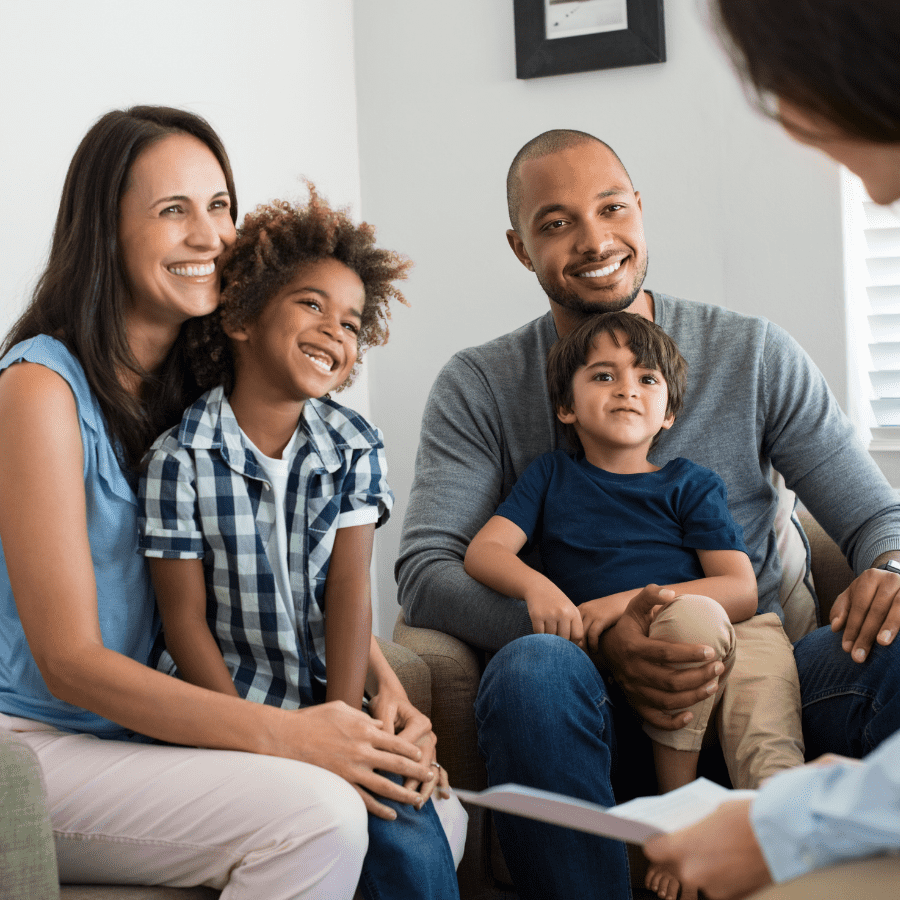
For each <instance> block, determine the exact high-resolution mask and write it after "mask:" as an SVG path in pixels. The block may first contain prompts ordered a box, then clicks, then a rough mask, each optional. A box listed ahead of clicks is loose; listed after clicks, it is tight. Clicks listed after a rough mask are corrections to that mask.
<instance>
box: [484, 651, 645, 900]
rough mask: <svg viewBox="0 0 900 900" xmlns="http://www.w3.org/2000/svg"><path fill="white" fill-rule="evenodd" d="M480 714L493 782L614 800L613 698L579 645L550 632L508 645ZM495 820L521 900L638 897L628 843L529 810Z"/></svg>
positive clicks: (491, 668) (494, 666) (487, 677)
mask: <svg viewBox="0 0 900 900" xmlns="http://www.w3.org/2000/svg"><path fill="white" fill-rule="evenodd" d="M475 717H476V720H477V723H478V745H479V750H480V751H481V754H482V756H483V757H484V758H485V762H486V763H487V770H488V781H489V782H490V784H492V785H494V784H504V783H506V782H515V783H517V784H526V785H529V786H530V787H537V788H542V789H543V790H548V791H556V792H558V793H561V794H568V795H569V796H572V797H578V798H579V799H583V800H590V801H592V802H594V803H599V804H601V805H602V806H612V805H614V803H615V800H614V799H613V788H612V781H611V777H612V765H613V758H614V755H615V739H614V732H613V718H612V708H611V703H610V699H609V694H608V692H607V689H606V685H605V683H604V681H603V678H602V677H601V675H600V673H599V672H598V671H597V668H596V667H595V666H594V664H593V663H592V662H591V661H590V659H588V657H587V655H586V654H585V653H584V652H582V651H581V650H580V649H579V648H578V647H576V646H575V645H574V644H572V643H569V641H566V640H564V639H563V638H560V637H556V636H554V635H546V634H533V635H528V636H527V637H522V638H519V639H518V640H515V641H513V642H512V643H510V644H507V645H506V646H505V647H504V648H503V649H502V650H500V652H499V653H497V655H496V656H494V658H493V659H492V660H491V662H490V663H489V664H488V666H487V669H486V670H485V673H484V676H483V677H482V679H481V686H480V688H479V691H478V698H477V699H476V701H475ZM648 743H649V742H648ZM649 777H650V779H651V780H653V769H652V761H651V768H650V771H649ZM493 818H494V821H495V822H496V825H497V834H498V836H499V838H500V844H501V846H502V848H503V856H504V858H505V859H506V864H507V866H508V867H509V870H510V874H511V875H512V877H513V882H514V883H515V886H516V890H517V892H518V894H519V897H520V898H521V900H532V898H533V900H554V898H559V900H573V898H576V897H577V898H578V900H589V898H597V900H601V898H602V900H619V898H627V897H629V896H630V894H631V891H630V888H629V872H628V857H627V856H626V853H625V845H624V844H622V843H619V842H618V841H612V840H608V839H606V838H600V837H596V836H595V835H590V834H585V833H584V832H581V831H573V830H571V829H568V828H561V827H559V826H557V825H547V824H546V823H543V822H536V821H533V820H531V819H523V818H521V817H519V816H511V815H504V814H501V813H494V814H493Z"/></svg>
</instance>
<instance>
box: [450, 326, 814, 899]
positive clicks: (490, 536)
mask: <svg viewBox="0 0 900 900" xmlns="http://www.w3.org/2000/svg"><path fill="white" fill-rule="evenodd" d="M686 371H687V364H686V362H685V361H684V358H683V357H682V356H681V354H680V353H679V352H678V348H677V347H676V345H675V343H674V341H672V339H671V338H670V337H669V336H668V335H666V334H665V332H663V331H662V329H661V328H659V327H658V326H657V325H655V324H654V323H652V322H650V321H649V320H647V319H645V318H643V317H642V316H638V315H634V314H632V313H626V312H617V313H605V314H602V315H599V316H594V317H592V318H590V319H588V320H586V321H585V322H584V323H583V324H582V325H581V326H579V327H578V328H576V329H575V330H574V331H573V332H571V333H570V334H568V335H567V336H566V337H564V338H562V339H561V340H560V341H559V342H558V343H557V344H556V345H555V346H554V347H553V349H552V350H551V353H550V356H549V359H548V363H547V373H548V385H549V390H550V399H551V402H552V403H553V405H554V408H555V409H556V410H557V415H558V417H559V419H560V421H561V422H562V423H563V424H564V426H565V430H566V432H567V437H568V438H569V440H570V442H571V443H572V444H573V445H574V446H575V447H576V448H577V449H578V452H577V453H576V454H575V455H574V456H573V455H570V454H567V453H565V452H564V451H561V450H557V451H556V452H553V453H548V454H545V455H543V456H540V457H538V458H537V459H536V460H535V461H534V462H533V463H532V464H531V465H530V466H529V467H528V469H526V471H525V472H524V473H523V475H522V477H521V478H520V479H519V481H518V482H517V483H516V485H515V487H514V488H513V490H512V492H511V493H510V495H509V496H508V497H507V499H506V500H505V501H504V502H503V503H502V504H501V505H500V507H499V509H498V510H497V513H496V515H495V516H494V517H493V518H491V519H490V520H489V521H488V522H487V523H486V524H485V526H484V527H483V528H482V529H481V530H480V531H479V532H478V534H476V535H475V537H474V538H473V540H472V542H471V544H470V546H469V548H468V551H467V553H466V558H465V567H466V571H467V572H468V573H469V574H470V575H471V576H472V577H473V578H476V579H477V580H478V581H481V582H483V583H484V584H486V585H488V586H489V587H491V588H493V589H494V590H497V591H499V592H501V593H504V594H506V595H507V596H510V597H516V598H519V599H522V600H524V601H525V603H526V605H527V607H528V612H529V615H530V617H531V621H532V626H533V628H534V631H535V632H536V633H547V634H556V635H559V636H560V637H563V638H565V639H567V640H571V641H573V642H574V643H576V644H578V645H579V646H581V647H582V648H586V649H588V650H591V651H595V652H596V651H597V650H598V643H599V640H600V636H601V634H602V633H603V631H604V630H605V629H606V628H608V627H610V626H611V625H613V624H614V623H615V622H616V621H617V620H618V619H619V617H620V616H621V615H622V614H623V613H624V612H625V608H626V607H627V605H628V603H629V601H630V600H631V599H632V598H633V597H634V596H635V595H636V594H638V593H639V591H640V590H641V589H642V588H643V587H644V586H645V585H646V584H647V583H648V581H656V582H659V583H661V584H663V585H664V586H665V587H666V588H667V589H668V590H669V593H665V592H663V594H661V599H664V600H665V601H666V602H664V603H662V604H661V605H660V606H658V607H656V609H655V610H654V613H653V619H652V621H651V622H649V623H647V625H648V630H649V634H650V636H651V637H653V638H657V639H660V640H668V641H676V642H677V641H683V642H688V643H700V644H706V645H708V646H711V647H713V649H714V651H715V652H716V654H717V656H718V657H719V658H720V659H721V660H722V662H723V664H724V667H725V669H724V672H723V673H722V675H721V676H720V680H719V688H718V691H717V692H716V693H714V694H713V695H712V696H711V697H710V698H709V699H708V700H706V701H704V702H702V703H700V704H697V705H696V706H695V707H693V708H692V709H691V713H692V719H691V721H690V722H689V724H688V726H687V727H685V728H682V729H679V730H677V731H663V730H661V729H658V728H655V727H653V726H651V725H650V724H649V723H646V722H645V723H644V726H643V727H644V730H645V731H646V732H647V734H648V735H649V736H650V738H651V740H652V742H653V754H654V761H655V763H656V770H657V780H658V782H659V787H660V790H661V791H663V792H665V791H669V790H672V789H674V788H676V787H680V786H681V785H683V784H686V783H688V782H689V781H691V780H693V779H694V778H696V775H697V759H698V755H699V751H700V746H701V743H702V740H703V735H704V733H705V730H706V726H707V723H708V721H709V718H710V716H711V714H712V713H713V710H714V708H715V707H716V705H717V704H718V703H719V700H720V698H721V697H722V696H723V695H724V694H727V692H729V691H737V690H741V685H740V684H738V683H736V682H735V681H726V679H727V677H728V675H729V672H730V671H731V668H732V666H733V663H734V656H735V653H736V652H739V651H738V641H739V639H740V628H741V626H739V629H738V639H737V640H736V637H735V633H736V632H735V629H734V628H733V627H732V624H731V623H743V622H746V623H747V626H746V627H747V628H753V629H754V631H755V630H758V629H757V626H758V625H759V626H761V627H762V628H763V629H764V631H765V633H766V636H765V638H764V639H763V642H764V645H765V650H764V652H763V654H762V665H765V660H766V659H767V658H772V657H769V656H767V654H772V655H782V661H783V664H784V665H786V667H787V668H788V669H789V671H790V672H792V673H793V681H792V682H790V683H788V685H787V690H786V691H784V686H783V684H782V683H781V682H778V683H776V684H775V685H774V686H773V690H772V697H771V698H770V697H766V698H765V701H764V703H766V704H768V703H775V704H777V705H778V707H779V709H780V710H782V712H781V714H780V715H777V716H775V717H774V721H776V722H777V723H778V724H777V726H775V727H772V728H771V729H769V725H768V722H769V720H770V719H772V718H773V717H771V716H770V715H769V714H768V713H764V712H763V710H762V709H760V714H761V721H760V722H755V721H752V720H751V721H750V722H746V723H728V722H721V721H720V723H719V730H720V733H721V735H722V744H723V750H724V752H725V755H726V762H727V763H728V767H729V772H730V773H731V776H732V781H733V782H735V784H734V786H735V787H756V786H757V785H758V783H759V782H760V781H761V780H762V779H763V778H765V777H768V775H770V774H773V772H775V771H778V770H780V769H783V768H789V767H791V766H793V765H800V764H802V763H803V745H802V738H801V731H800V716H799V710H800V702H799V683H798V681H797V678H796V668H795V667H794V664H793V656H792V651H791V645H790V643H789V642H788V641H787V638H786V637H785V636H784V635H783V631H782V630H781V628H780V623H779V622H777V616H772V617H771V618H773V619H775V620H776V621H775V622H769V621H765V622H763V621H762V620H764V619H765V620H768V619H769V618H770V617H769V616H760V617H755V616H754V614H755V612H756V607H757V593H756V579H755V576H754V572H753V567H752V565H751V562H750V559H749V557H748V556H747V553H746V549H745V547H744V544H743V539H742V533H741V529H740V527H739V526H738V525H737V524H735V522H734V521H733V519H732V517H731V515H730V513H729V511H728V508H727V504H726V490H725V485H724V483H723V482H722V480H721V479H720V478H719V477H718V475H716V474H715V473H714V472H711V471H710V470H708V469H705V468H703V467H702V466H698V465H696V464H695V463H692V462H690V461H689V460H686V459H682V458H678V459H673V460H670V461H669V462H668V463H666V465H665V466H663V467H662V468H659V467H657V466H655V465H653V464H652V463H651V462H649V461H648V459H647V454H648V453H649V452H650V450H651V448H652V447H653V446H654V445H655V443H656V441H657V440H658V437H659V435H660V434H661V433H662V432H663V431H664V430H666V429H668V428H671V427H672V425H673V424H674V422H675V418H676V416H677V415H678V413H679V412H680V410H681V406H682V398H683V394H684V390H685V385H686ZM534 541H539V544H540V556H541V563H542V566H543V570H544V573H545V574H541V573H540V572H538V571H536V570H535V569H533V568H531V567H530V566H528V565H527V564H526V563H525V562H523V561H522V560H521V559H520V558H519V556H518V553H519V551H521V550H522V549H523V548H524V547H526V545H528V544H531V543H532V542H534ZM676 595H678V596H676ZM667 598H675V599H672V600H670V599H667ZM711 598H714V599H711ZM751 623H752V624H751ZM772 630H777V634H776V636H775V639H774V640H770V639H769V637H768V631H772ZM754 640H755V635H754ZM785 656H786V657H788V658H789V660H790V662H789V664H786V663H784V659H783V657H785ZM720 719H721V716H720ZM784 723H787V726H786V727H785V728H784V731H782V727H783V726H784ZM735 729H739V730H740V731H741V732H743V733H744V734H745V735H746V734H747V733H749V734H750V735H752V737H753V740H752V741H750V742H749V743H750V744H752V745H753V746H752V747H749V748H748V741H747V740H740V739H738V738H736V737H735V736H734V734H733V732H734V730H735ZM767 729H768V731H767ZM729 756H731V757H732V758H729ZM735 756H737V757H740V758H734V757H735ZM748 757H752V758H749V759H748ZM648 886H650V887H652V888H653V889H654V890H656V891H657V892H658V893H659V895H660V896H661V897H666V896H671V897H673V898H674V893H675V892H677V884H674V880H673V881H672V882H670V881H669V876H667V875H665V874H664V873H662V872H661V871H654V870H651V873H650V875H649V876H648Z"/></svg>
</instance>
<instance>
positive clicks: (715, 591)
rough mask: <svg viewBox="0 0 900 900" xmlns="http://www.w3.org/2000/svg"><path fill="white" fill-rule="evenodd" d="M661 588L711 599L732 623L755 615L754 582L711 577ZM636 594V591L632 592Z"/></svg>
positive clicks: (716, 576) (677, 593) (718, 576)
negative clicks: (721, 608)
mask: <svg viewBox="0 0 900 900" xmlns="http://www.w3.org/2000/svg"><path fill="white" fill-rule="evenodd" d="M663 587H666V588H669V589H670V590H672V591H675V594H676V596H677V595H679V594H703V596H705V597H712V599H713V600H715V601H716V602H717V603H719V604H720V605H721V606H722V607H723V609H724V610H725V612H727V613H728V618H729V619H730V620H731V621H732V622H743V621H744V620H745V619H749V618H750V617H751V616H753V615H755V614H756V607H757V603H758V598H757V594H756V581H755V580H754V581H753V582H752V583H750V582H748V581H747V580H746V579H744V578H737V577H734V576H731V575H713V576H711V577H707V578H698V579H697V580H696V581H683V582H680V583H679V584H666V585H663ZM636 593H637V591H635V592H634V594H636Z"/></svg>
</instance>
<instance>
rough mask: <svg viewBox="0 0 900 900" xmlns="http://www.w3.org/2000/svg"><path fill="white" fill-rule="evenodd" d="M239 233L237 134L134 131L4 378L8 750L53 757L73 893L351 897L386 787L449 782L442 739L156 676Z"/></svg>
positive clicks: (0, 631)
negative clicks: (189, 446) (152, 889)
mask: <svg viewBox="0 0 900 900" xmlns="http://www.w3.org/2000/svg"><path fill="white" fill-rule="evenodd" d="M236 216H237V203H236V198H235V194H234V185H233V181H232V177H231V169H230V166H229V163H228V157H227V155H226V154H225V150H224V148H223V147H222V144H221V142H220V141H219V138H218V136H217V135H216V133H215V132H214V131H213V129H212V128H211V127H210V126H209V124H208V123H207V122H205V121H204V120H203V119H201V118H199V117H198V116H195V115H193V114H191V113H188V112H184V111H182V110H176V109H170V108H167V107H148V106H142V107H135V108H133V109H130V110H121V111H120V110H117V111H114V112H110V113H108V114H106V115H105V116H103V117H102V118H100V119H99V120H98V122H97V123H96V124H95V125H94V126H93V127H92V128H91V129H90V131H89V132H88V134H87V135H86V136H85V138H84V139H83V140H82V142H81V145H80V146H79V148H78V151H77V152H76V154H75V157H74V158H73V160H72V162H71V165H70V167H69V172H68V174H67V177H66V182H65V187H64V190H63V197H62V202H61V204H60V210H59V214H58V217H57V221H56V228H55V231H54V236H53V243H52V247H51V251H50V258H49V262H48V265H47V268H46V270H45V272H44V274H43V276H42V278H41V280H40V282H39V284H38V287H37V289H36V292H35V295H34V298H33V300H32V302H31V305H30V306H29V307H28V309H27V310H26V312H25V314H24V315H23V316H22V318H21V319H20V321H19V322H18V324H17V325H16V326H15V328H14V329H13V330H12V333H11V334H10V335H9V336H8V337H7V340H6V343H5V346H4V350H3V353H4V355H3V357H2V359H0V730H3V731H7V732H14V733H16V735H17V739H18V740H19V741H21V742H23V743H26V744H27V745H28V746H29V747H31V749H32V750H33V751H34V753H35V754H36V755H37V757H38V760H39V762H40V765H41V770H42V773H43V776H44V780H45V783H46V788H47V795H48V799H49V809H50V810H51V819H52V825H53V829H54V836H55V838H56V857H57V862H58V866H59V873H60V878H61V880H62V881H64V882H82V883H109V882H116V883H119V882H121V881H122V880H123V879H127V881H128V882H129V883H132V884H150V885H157V884H159V885H177V886H192V885H207V886H209V887H214V888H216V889H218V890H221V891H222V898H223V900H229V898H234V897H235V896H244V897H247V896H250V897H268V898H283V900H288V898H311V897H322V896H328V897H335V898H344V900H350V898H351V897H353V896H354V893H355V891H356V888H357V885H358V883H359V879H360V873H361V872H362V867H363V861H364V859H365V854H366V850H367V845H368V838H367V818H366V807H365V804H364V801H363V799H362V794H363V786H365V787H367V788H369V789H371V790H372V791H373V792H377V793H380V794H382V795H384V796H385V797H389V798H391V799H393V800H396V801H398V802H399V803H400V804H402V805H405V806H407V807H410V808H411V806H412V804H414V803H417V802H419V801H421V800H422V796H421V794H420V793H418V791H416V790H413V789H412V788H410V787H408V786H404V784H403V782H404V780H407V779H411V780H412V782H411V783H413V784H417V785H419V784H423V783H429V782H430V783H432V784H434V783H435V782H436V780H437V779H435V778H434V776H433V774H432V773H433V772H434V769H433V768H432V767H429V766H428V765H426V764H424V762H423V760H422V751H421V750H420V748H419V747H418V746H417V745H416V743H415V741H416V740H419V739H422V737H423V735H425V736H426V737H427V734H428V731H427V730H426V728H425V726H422V725H421V723H422V720H424V721H425V722H426V723H427V719H425V717H424V716H421V714H419V713H416V715H417V716H418V717H419V718H418V719H416V727H418V732H417V733H416V734H415V736H413V737H410V734H409V733H407V734H404V735H400V734H394V733H393V732H390V733H388V732H387V731H386V730H382V729H381V728H379V727H378V725H377V724H375V722H374V720H373V719H372V718H370V717H369V716H367V715H366V714H365V713H363V712H362V711H361V710H360V709H358V708H357V709H351V708H350V707H349V706H347V705H346V704H327V705H326V704H323V705H320V706H318V707H314V708H310V709H302V710H297V709H293V710H282V709H277V708H275V707H273V706H270V705H266V704H262V703H252V702H249V701H247V700H245V699H240V698H238V697H237V696H234V695H232V696H226V695H225V694H223V693H218V692H213V691H211V690H207V689H204V688H200V687H197V686H195V685H192V684H188V683H186V682H185V681H183V680H181V679H178V678H172V677H170V676H168V675H166V674H163V673H162V672H159V671H157V670H155V669H153V668H151V667H150V666H149V665H148V661H149V660H150V658H151V649H152V647H153V645H154V641H155V639H156V637H157V636H158V633H159V619H158V615H157V610H156V604H155V598H154V593H153V590H152V587H151V584H150V578H149V574H148V571H147V565H146V562H145V560H144V559H143V557H141V556H139V555H138V554H137V552H136V549H137V543H138V540H137V539H138V521H137V520H138V507H137V496H136V494H135V485H136V477H135V469H136V468H137V466H138V463H139V461H140V460H141V458H142V456H143V454H144V453H145V451H146V450H147V449H148V448H149V446H150V444H151V442H152V440H153V438H155V437H156V436H157V434H159V433H160V432H161V431H163V430H164V429H165V428H167V427H169V426H171V425H173V424H175V423H177V422H178V421H179V420H180V418H181V415H182V412H183V410H184V408H185V407H186V406H187V405H189V404H190V403H191V402H193V401H194V400H195V399H196V398H197V396H198V394H199V390H198V388H197V384H196V381H195V379H194V377H193V373H192V372H191V371H190V369H189V367H188V365H187V361H186V349H185V346H184V344H185V343H186V342H185V337H184V335H183V331H184V329H183V328H182V326H183V325H184V323H185V322H187V321H188V320H189V319H190V318H191V317H193V316H196V315H198V314H200V313H204V314H206V313H209V312H210V311H211V310H213V309H214V308H215V307H216V305H217V304H218V301H219V288H218V272H217V266H218V265H219V260H220V257H221V254H222V253H223V251H224V250H225V249H226V248H227V246H228V245H229V244H231V243H232V242H233V240H234V233H235V232H234V222H235V219H236ZM397 685H398V687H399V682H397ZM388 694H389V696H392V697H393V702H394V704H395V705H394V707H393V708H394V709H395V711H396V712H397V713H398V716H399V714H400V710H401V708H402V709H406V707H402V706H401V701H403V700H405V701H406V703H407V704H408V699H406V696H405V693H402V687H399V692H395V693H394V694H390V692H388ZM408 705H409V707H410V708H411V704H408ZM409 716H410V718H411V719H412V718H414V716H413V714H412V713H410V714H409ZM428 728H430V725H428ZM376 765H377V768H378V770H379V772H376ZM382 771H387V772H389V773H390V774H391V776H392V777H393V778H394V779H395V781H389V780H388V779H387V778H384V777H383V776H382V775H381V774H379V773H380V772H382ZM398 782H399V783H398ZM366 796H369V795H368V794H367V795H366ZM160 846H165V848H166V852H165V853H163V854H161V853H160V852H159V848H160ZM451 866H452V861H451ZM451 872H452V868H451ZM454 880H455V879H454ZM441 896H449V894H446V893H444V894H442V895H441Z"/></svg>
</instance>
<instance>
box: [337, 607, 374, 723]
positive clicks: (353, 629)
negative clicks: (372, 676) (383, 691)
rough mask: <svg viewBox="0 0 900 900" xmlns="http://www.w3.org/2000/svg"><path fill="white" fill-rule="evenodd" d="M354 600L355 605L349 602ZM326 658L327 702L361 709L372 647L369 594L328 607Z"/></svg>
mask: <svg viewBox="0 0 900 900" xmlns="http://www.w3.org/2000/svg"><path fill="white" fill-rule="evenodd" d="M348 601H352V602H348ZM327 609H328V613H327V616H328V618H327V621H326V625H325V658H326V661H327V669H328V686H327V688H326V699H328V700H343V701H344V702H345V703H346V704H347V705H348V706H351V707H352V708H353V709H359V708H360V707H361V706H362V699H363V691H364V689H365V684H366V674H367V671H368V668H369V646H370V643H371V640H372V605H371V603H370V601H369V597H368V594H366V595H365V596H364V597H346V598H345V602H343V603H334V604H333V606H330V607H327Z"/></svg>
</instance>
